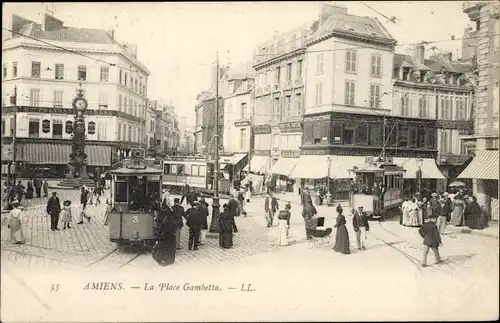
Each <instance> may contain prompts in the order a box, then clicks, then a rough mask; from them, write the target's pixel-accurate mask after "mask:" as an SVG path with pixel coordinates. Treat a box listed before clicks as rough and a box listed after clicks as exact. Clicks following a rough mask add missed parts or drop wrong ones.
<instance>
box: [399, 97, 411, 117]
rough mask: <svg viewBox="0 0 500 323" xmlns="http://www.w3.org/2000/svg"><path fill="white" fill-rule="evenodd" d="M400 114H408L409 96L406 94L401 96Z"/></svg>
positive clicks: (406, 115)
mask: <svg viewBox="0 0 500 323" xmlns="http://www.w3.org/2000/svg"><path fill="white" fill-rule="evenodd" d="M407 94H408V93H407ZM401 116H402V117H408V116H410V97H409V96H408V95H406V94H405V95H403V96H402V97H401Z"/></svg>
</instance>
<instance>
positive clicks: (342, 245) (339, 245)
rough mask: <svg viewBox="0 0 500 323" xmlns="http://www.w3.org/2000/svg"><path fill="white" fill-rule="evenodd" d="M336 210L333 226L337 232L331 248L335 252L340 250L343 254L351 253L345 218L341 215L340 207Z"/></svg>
mask: <svg viewBox="0 0 500 323" xmlns="http://www.w3.org/2000/svg"><path fill="white" fill-rule="evenodd" d="M337 212H339V213H338V214H337V220H336V223H335V226H334V228H337V232H336V233H335V244H334V245H333V250H334V251H336V252H340V253H342V254H344V255H348V254H350V253H351V249H350V246H349V232H347V227H346V226H345V225H346V220H345V217H344V216H343V215H342V212H343V210H342V208H338V209H337Z"/></svg>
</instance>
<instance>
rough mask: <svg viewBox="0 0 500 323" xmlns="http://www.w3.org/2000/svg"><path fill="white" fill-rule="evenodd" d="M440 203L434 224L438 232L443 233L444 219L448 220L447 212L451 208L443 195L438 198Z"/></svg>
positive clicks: (444, 227)
mask: <svg viewBox="0 0 500 323" xmlns="http://www.w3.org/2000/svg"><path fill="white" fill-rule="evenodd" d="M439 202H440V203H441V208H440V213H439V217H438V219H437V222H436V225H437V227H438V229H439V233H440V234H444V233H445V232H444V231H445V229H446V221H447V220H448V214H449V213H450V212H451V208H450V206H449V205H448V202H447V200H446V198H445V197H444V196H442V197H441V199H440V200H439Z"/></svg>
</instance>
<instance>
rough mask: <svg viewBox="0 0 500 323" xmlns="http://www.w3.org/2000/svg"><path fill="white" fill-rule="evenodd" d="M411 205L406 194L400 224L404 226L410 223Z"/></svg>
mask: <svg viewBox="0 0 500 323" xmlns="http://www.w3.org/2000/svg"><path fill="white" fill-rule="evenodd" d="M410 205H411V202H410V198H409V197H408V196H406V197H405V200H404V202H403V204H401V217H400V219H399V224H401V225H403V226H409V225H410Z"/></svg>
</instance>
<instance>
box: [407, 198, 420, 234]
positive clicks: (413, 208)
mask: <svg viewBox="0 0 500 323" xmlns="http://www.w3.org/2000/svg"><path fill="white" fill-rule="evenodd" d="M407 207H408V210H409V212H408V215H409V216H408V226H410V227H418V226H419V221H418V205H417V203H416V200H415V198H412V199H411V200H409V203H408V204H407Z"/></svg>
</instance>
